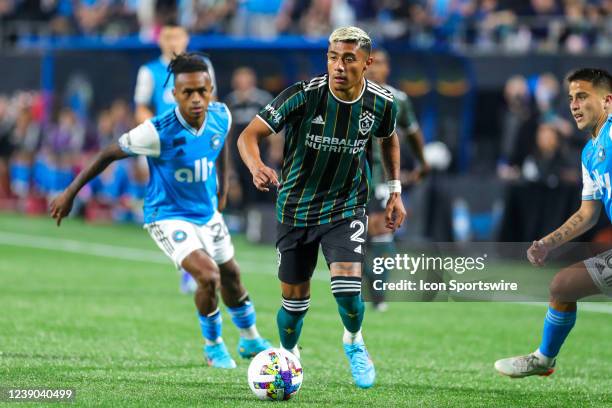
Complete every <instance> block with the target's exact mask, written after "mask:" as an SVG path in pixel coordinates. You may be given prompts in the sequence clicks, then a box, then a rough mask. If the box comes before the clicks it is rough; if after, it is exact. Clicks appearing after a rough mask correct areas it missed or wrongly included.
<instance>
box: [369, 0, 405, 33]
mask: <svg viewBox="0 0 612 408" xmlns="http://www.w3.org/2000/svg"><path fill="white" fill-rule="evenodd" d="M377 3H378V5H377V7H378V25H377V26H376V28H375V29H374V30H373V31H374V32H375V33H377V34H379V35H381V36H383V37H386V38H400V37H403V36H404V35H405V34H406V31H407V30H408V27H409V25H410V9H409V4H410V0H382V1H379V2H377Z"/></svg>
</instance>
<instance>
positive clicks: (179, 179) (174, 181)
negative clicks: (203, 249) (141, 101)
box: [119, 102, 232, 225]
mask: <svg viewBox="0 0 612 408" xmlns="http://www.w3.org/2000/svg"><path fill="white" fill-rule="evenodd" d="M231 121H232V117H231V114H230V111H229V109H228V108H227V106H225V104H223V103H219V102H211V103H210V104H209V105H208V110H207V112H206V119H205V121H204V123H203V124H202V127H201V128H200V129H194V128H193V127H192V126H190V125H189V124H188V123H187V121H186V120H185V119H184V118H183V117H182V116H181V113H180V111H179V109H178V107H177V108H175V109H174V110H170V111H167V112H166V113H164V114H162V115H159V116H155V117H154V118H152V119H150V120H147V121H145V122H144V123H142V124H141V125H140V126H137V127H136V128H134V129H132V130H131V131H129V132H128V133H125V134H124V135H123V136H121V137H120V138H119V146H120V147H121V149H122V150H123V151H124V152H126V153H128V154H131V155H144V156H146V157H147V162H148V165H149V173H150V178H149V185H148V186H147V193H146V196H145V200H144V218H145V223H147V224H149V223H152V222H155V221H159V220H165V219H181V220H185V221H189V222H192V223H194V224H197V225H203V224H205V223H206V222H208V220H210V219H211V218H212V216H213V215H214V213H215V211H216V210H217V205H218V202H217V171H216V167H215V161H216V160H217V157H218V156H219V153H220V152H221V150H222V148H223V145H224V143H225V140H226V137H227V133H228V131H229V129H230V127H231Z"/></svg>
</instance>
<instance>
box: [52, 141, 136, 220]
mask: <svg viewBox="0 0 612 408" xmlns="http://www.w3.org/2000/svg"><path fill="white" fill-rule="evenodd" d="M126 157H128V154H127V153H125V152H124V151H123V150H121V148H120V147H119V145H118V144H116V143H113V144H111V145H110V146H108V147H107V148H106V149H104V150H102V151H101V152H100V153H98V154H97V155H96V156H95V157H94V160H93V162H91V163H90V164H89V165H88V166H87V167H86V168H85V169H84V170H83V171H81V172H80V173H79V175H78V176H77V177H76V178H75V179H74V180H73V181H72V183H70V185H69V186H68V187H67V188H66V190H64V191H63V192H62V193H61V194H60V195H58V196H57V197H56V198H55V199H54V200H53V201H51V204H50V206H49V207H50V213H51V216H52V217H53V218H55V219H56V220H57V226H58V227H59V225H60V224H61V222H62V218H64V217H66V216H67V215H68V214H69V213H70V210H71V209H72V202H73V201H74V197H76V195H77V194H78V192H79V191H80V190H81V188H83V186H84V185H85V184H87V183H88V182H89V181H90V180H91V179H93V178H94V177H96V176H97V175H98V174H100V173H102V172H103V171H104V169H105V168H107V167H108V165H109V164H111V163H112V162H114V161H115V160H119V159H123V158H126Z"/></svg>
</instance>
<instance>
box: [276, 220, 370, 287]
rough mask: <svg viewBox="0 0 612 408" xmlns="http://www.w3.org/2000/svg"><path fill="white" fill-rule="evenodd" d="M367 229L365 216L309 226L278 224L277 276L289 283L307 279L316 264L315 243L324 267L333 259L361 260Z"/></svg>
mask: <svg viewBox="0 0 612 408" xmlns="http://www.w3.org/2000/svg"><path fill="white" fill-rule="evenodd" d="M367 229H368V218H367V217H366V216H365V215H359V216H354V217H351V218H347V219H345V220H341V221H337V222H333V223H329V224H322V225H315V226H312V227H293V226H289V225H285V224H280V223H279V224H278V225H277V235H276V252H277V254H278V278H279V279H280V280H281V282H284V283H290V284H297V283H302V282H306V281H308V280H310V278H312V274H313V273H314V270H315V267H316V266H317V257H318V256H319V244H321V248H322V249H323V256H325V261H326V262H327V265H328V266H329V265H330V264H331V263H333V262H359V263H362V262H363V259H364V253H365V238H366V231H367Z"/></svg>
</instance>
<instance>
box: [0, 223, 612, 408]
mask: <svg viewBox="0 0 612 408" xmlns="http://www.w3.org/2000/svg"><path fill="white" fill-rule="evenodd" d="M234 243H235V246H236V258H237V260H238V261H239V263H240V264H241V266H242V272H243V279H244V282H245V284H246V286H247V288H248V289H249V291H250V293H251V297H252V299H253V300H254V302H255V306H256V308H257V317H258V327H259V330H260V332H261V333H262V334H263V335H264V336H266V337H268V338H269V339H270V340H271V341H272V342H273V343H274V344H278V334H277V333H276V323H275V316H276V311H277V309H278V307H279V304H280V294H279V285H278V281H277V278H276V276H275V270H276V255H275V251H274V249H273V248H272V247H268V246H255V245H252V244H249V243H248V242H246V241H245V240H244V239H243V238H242V237H240V236H237V237H234ZM323 267H324V265H322V264H320V265H319V266H318V268H319V269H320V270H318V271H317V273H316V274H315V279H314V280H313V288H312V304H311V309H310V311H309V312H308V315H307V317H306V321H305V324H304V330H303V332H302V338H301V341H300V344H301V346H302V364H303V367H304V384H303V386H302V389H301V391H300V393H299V394H298V395H297V397H296V398H295V399H293V400H291V401H288V402H286V404H287V405H289V406H294V407H298V406H306V407H315V406H317V407H318V406H351V407H359V406H364V407H365V406H372V407H395V406H411V407H421V406H431V407H446V406H448V407H458V406H459V407H473V406H478V407H509V406H516V407H529V406H534V407H535V406H537V407H577V406H612V395H611V394H610V384H611V382H610V379H611V378H612V364H611V363H612V347H610V345H611V344H612V343H611V340H610V339H612V325H611V324H610V320H611V317H612V316H610V311H611V310H610V309H612V308H610V306H609V305H608V304H604V305H601V304H599V306H601V307H600V309H601V311H599V312H597V311H586V310H583V311H579V317H578V322H577V324H576V327H575V329H574V331H573V332H572V334H571V335H570V337H569V339H568V341H567V342H566V344H565V347H564V348H563V350H562V351H561V355H560V356H559V361H558V367H557V372H556V373H555V374H554V375H553V376H551V377H548V378H544V377H537V378H526V379H523V380H511V379H509V378H505V377H502V376H500V375H498V374H496V372H495V370H494V369H493V362H494V361H495V360H496V359H497V358H501V357H507V356H510V355H515V354H521V353H525V352H529V351H532V350H534V349H535V348H536V347H537V345H538V342H539V339H540V331H541V326H542V321H543V319H544V314H545V310H546V309H545V306H543V305H542V306H539V305H536V306H534V305H524V304H502V303H452V302H451V303H435V304H434V303H427V304H425V303H393V304H391V305H390V308H389V310H388V311H387V312H386V313H383V314H379V313H374V312H372V311H371V310H370V309H368V311H367V313H366V318H365V326H364V337H365V340H366V344H367V345H368V348H369V351H370V354H371V355H372V358H373V360H374V362H375V365H376V370H377V382H376V385H375V386H374V388H372V389H370V390H359V389H357V388H355V387H354V386H353V385H352V381H351V377H350V373H349V369H348V363H347V361H346V358H345V357H344V355H343V352H342V345H341V334H342V330H341V323H340V319H339V317H338V314H337V312H336V305H335V302H334V299H333V297H332V295H331V292H330V289H329V278H328V275H327V272H325V271H324V270H323ZM224 313H225V312H224ZM224 320H225V324H224V338H225V340H226V342H227V344H228V347H229V348H230V350H231V352H232V354H233V355H234V357H235V358H236V359H237V361H238V368H237V369H235V370H227V371H226V370H215V369H211V368H209V367H207V366H206V365H205V362H204V359H203V356H202V350H201V346H202V339H201V335H200V332H199V326H198V323H197V319H196V313H195V309H194V306H193V301H192V299H191V298H190V297H187V296H184V295H181V294H179V293H178V276H177V274H176V272H175V271H174V270H173V267H172V265H171V264H170V262H169V261H166V260H165V258H164V256H163V254H162V253H161V252H160V251H159V250H158V249H157V248H156V247H155V244H154V243H153V241H152V240H150V238H149V237H148V236H147V234H146V232H145V231H143V230H142V229H141V228H138V227H135V226H91V225H86V224H83V223H82V222H80V221H78V220H73V219H68V220H65V222H64V225H63V226H62V227H61V228H59V229H58V228H56V227H55V225H54V223H53V221H52V220H51V219H47V218H40V219H35V218H34V219H33V218H24V217H21V216H18V215H14V214H0V387H15V388H25V387H30V388H31V387H46V388H49V387H57V388H60V387H61V388H66V387H70V388H75V389H76V390H77V394H76V401H75V406H109V407H125V406H146V407H152V406H186V407H193V406H232V407H233V406H259V405H261V406H264V405H265V404H270V403H267V402H260V401H258V400H256V398H255V397H254V395H252V393H251V391H250V389H249V387H248V385H247V382H246V368H247V367H248V361H245V360H238V357H237V354H236V351H235V347H236V341H237V331H236V329H235V328H234V327H233V325H232V324H231V321H230V319H229V316H228V315H227V314H224ZM1 404H2V403H1V402H0V405H1ZM39 404H40V403H39ZM5 405H10V406H15V405H13V404H8V403H5ZM28 405H29V404H23V405H20V406H28Z"/></svg>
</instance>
